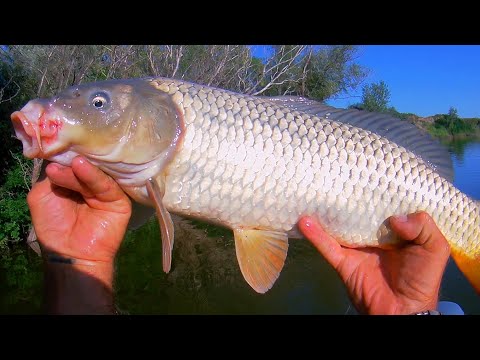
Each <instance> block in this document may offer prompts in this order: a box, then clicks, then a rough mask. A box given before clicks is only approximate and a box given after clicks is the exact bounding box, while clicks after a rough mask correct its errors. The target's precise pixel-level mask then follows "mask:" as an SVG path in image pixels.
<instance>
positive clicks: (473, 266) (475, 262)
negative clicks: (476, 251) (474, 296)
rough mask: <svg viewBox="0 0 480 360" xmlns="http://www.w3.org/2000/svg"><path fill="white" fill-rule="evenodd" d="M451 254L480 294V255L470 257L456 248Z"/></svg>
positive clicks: (452, 249)
mask: <svg viewBox="0 0 480 360" xmlns="http://www.w3.org/2000/svg"><path fill="white" fill-rule="evenodd" d="M451 254H452V257H453V260H455V263H456V264H457V266H458V268H459V269H460V271H461V272H462V273H463V275H465V277H466V278H467V280H468V281H469V282H470V284H471V285H472V286H473V288H474V289H475V290H476V291H477V292H478V293H479V294H480V255H477V256H470V255H469V254H467V253H465V252H464V251H463V250H461V249H458V248H454V247H452V248H451Z"/></svg>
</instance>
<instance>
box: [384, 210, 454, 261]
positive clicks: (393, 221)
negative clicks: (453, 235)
mask: <svg viewBox="0 0 480 360" xmlns="http://www.w3.org/2000/svg"><path fill="white" fill-rule="evenodd" d="M390 225H391V227H392V230H393V231H394V232H395V233H396V234H397V235H398V236H399V237H400V238H401V239H402V240H406V241H412V242H413V243H414V244H416V245H420V246H422V247H424V248H425V250H427V251H430V252H434V253H437V252H445V253H448V254H449V253H450V246H449V244H448V242H447V240H446V239H445V237H444V236H443V234H442V232H441V231H440V229H439V228H438V227H437V225H436V224H435V221H434V220H433V219H432V218H431V216H430V215H429V214H427V213H426V212H424V211H420V212H416V213H413V214H409V215H407V216H405V215H400V216H392V217H391V218H390Z"/></svg>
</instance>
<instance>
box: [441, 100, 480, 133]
mask: <svg viewBox="0 0 480 360" xmlns="http://www.w3.org/2000/svg"><path fill="white" fill-rule="evenodd" d="M475 127H476V126H475V123H474V122H471V121H465V120H463V119H461V118H460V117H459V116H458V112H457V109H455V108H454V107H450V109H449V111H448V114H444V115H442V116H440V117H438V118H437V119H436V120H435V123H434V128H435V131H437V132H441V133H442V134H444V133H445V132H446V134H447V135H452V136H455V135H458V134H468V133H474V132H475Z"/></svg>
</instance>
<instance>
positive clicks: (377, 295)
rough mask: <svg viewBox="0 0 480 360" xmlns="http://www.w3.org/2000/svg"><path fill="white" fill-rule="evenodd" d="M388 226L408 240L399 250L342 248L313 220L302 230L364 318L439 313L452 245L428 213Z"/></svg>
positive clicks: (306, 221)
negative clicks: (377, 315)
mask: <svg viewBox="0 0 480 360" xmlns="http://www.w3.org/2000/svg"><path fill="white" fill-rule="evenodd" d="M390 224H391V226H392V229H393V231H394V232H396V234H397V235H398V236H399V237H400V238H401V239H402V240H404V241H405V243H404V245H403V247H402V248H400V249H397V250H391V249H390V250H389V249H379V248H364V249H350V248H345V247H342V246H341V245H340V244H339V243H338V242H337V241H336V240H335V239H334V238H332V237H331V236H330V235H328V234H327V233H326V232H325V231H324V230H323V229H322V228H321V226H320V224H318V223H317V222H315V220H314V219H312V218H310V217H304V218H302V219H301V220H300V222H299V228H300V230H301V231H302V232H303V233H304V235H305V237H306V238H307V239H308V240H310V241H311V242H312V244H313V245H314V246H315V247H316V248H317V250H318V251H319V252H320V253H321V254H322V255H323V256H324V257H325V259H326V260H327V261H328V262H329V263H330V265H332V266H333V268H334V269H335V270H336V271H337V273H338V275H339V276H340V278H341V279H342V281H343V282H344V284H345V286H346V288H347V291H348V294H349V296H350V299H351V300H352V302H353V305H354V306H355V308H356V309H357V310H358V311H359V312H360V313H365V314H372V315H375V314H399V315H400V314H412V313H417V312H420V311H427V310H435V309H437V305H438V297H439V290H440V285H441V281H442V277H443V274H444V271H445V267H446V264H447V261H448V258H449V256H450V246H449V244H448V242H447V240H446V239H445V237H444V236H443V235H442V233H441V232H440V230H439V229H438V227H437V226H436V224H435V222H434V221H433V220H432V218H431V217H430V216H429V215H428V214H427V213H425V212H418V213H414V214H409V215H408V216H399V217H391V218H390Z"/></svg>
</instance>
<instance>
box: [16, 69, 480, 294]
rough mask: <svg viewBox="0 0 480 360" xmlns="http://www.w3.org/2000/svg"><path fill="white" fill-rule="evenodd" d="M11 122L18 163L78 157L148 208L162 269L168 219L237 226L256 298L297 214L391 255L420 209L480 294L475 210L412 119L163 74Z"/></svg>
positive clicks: (47, 106)
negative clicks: (398, 218) (400, 227)
mask: <svg viewBox="0 0 480 360" xmlns="http://www.w3.org/2000/svg"><path fill="white" fill-rule="evenodd" d="M11 120H12V121H13V125H14V129H15V132H16V136H17V137H18V139H20V140H21V141H22V143H23V153H24V155H25V156H26V157H28V158H44V159H48V160H50V161H53V162H58V163H60V164H63V165H69V164H70V163H71V160H72V159H73V158H74V157H75V156H76V155H78V154H81V155H84V156H86V157H87V158H88V159H89V160H90V161H91V162H92V163H93V164H95V165H97V166H99V167H100V168H101V169H102V170H103V171H105V172H106V173H108V174H109V175H111V176H112V177H113V178H114V179H115V180H116V181H117V182H118V183H119V184H120V186H121V187H122V188H123V190H124V191H125V192H126V193H127V194H128V195H129V196H130V197H131V198H132V199H134V200H135V201H136V202H138V203H139V204H143V205H146V206H149V207H151V208H152V211H154V210H153V208H154V209H155V210H156V213H157V216H158V220H159V224H160V228H161V237H162V247H163V256H162V259H163V260H162V261H163V269H164V271H165V272H169V271H170V268H171V261H172V259H171V257H172V248H173V243H174V231H173V229H174V228H173V224H172V220H171V217H170V213H175V214H178V215H180V216H187V217H193V218H198V219H201V220H204V221H208V222H211V223H214V224H218V225H221V226H225V227H228V228H230V229H232V230H233V233H234V237H235V248H236V255H237V259H238V263H239V265H240V270H241V272H242V274H243V276H244V278H245V280H246V281H247V282H248V284H250V286H251V287H252V288H253V289H254V290H255V291H257V292H259V293H265V292H266V291H268V290H269V289H270V288H271V287H272V286H273V284H274V283H275V281H276V279H277V278H278V276H279V274H280V272H281V270H282V268H283V265H284V262H285V258H286V256H287V250H288V239H289V238H299V237H301V235H300V233H299V231H298V229H297V227H296V224H297V222H298V220H299V218H300V217H301V216H303V215H310V216H313V217H315V218H316V219H317V220H318V221H319V222H320V223H321V224H322V226H323V227H324V228H325V230H326V231H328V232H329V233H330V234H331V235H332V236H334V237H335V238H336V239H338V241H339V242H340V243H341V244H342V245H344V246H348V247H365V246H375V247H394V246H395V244H397V243H398V242H399V240H398V239H397V238H396V237H395V235H394V233H393V232H392V231H391V230H390V228H389V225H388V221H387V219H388V218H389V217H390V216H391V215H396V214H407V213H411V212H415V211H418V210H424V211H426V212H428V213H429V214H430V215H431V216H432V217H433V219H434V220H435V222H436V223H437V225H438V227H439V228H440V230H441V231H442V232H443V234H444V235H445V237H446V238H447V239H448V241H449V243H450V245H451V248H452V254H453V257H454V259H455V261H456V263H457V264H458V266H459V268H460V269H461V271H462V272H463V273H464V274H465V276H466V277H467V278H468V280H469V281H470V282H471V284H472V285H473V286H474V287H475V288H476V289H477V290H480V265H479V264H480V241H479V240H480V236H479V235H480V234H479V232H480V224H479V221H480V214H479V211H480V210H479V209H480V206H479V203H478V202H476V201H474V200H473V199H471V198H469V197H468V196H467V195H465V194H463V193H462V192H460V191H459V190H458V189H456V188H455V187H454V186H453V185H452V176H453V171H452V166H451V160H450V156H449V155H448V152H447V151H446V150H445V149H444V148H443V147H441V146H440V145H439V144H438V143H437V142H435V141H433V140H432V139H431V138H430V137H428V136H426V135H424V134H422V133H421V132H420V130H419V129H418V128H416V127H415V126H414V125H411V124H409V123H408V122H405V121H401V120H398V119H395V118H393V117H390V116H387V115H381V114H374V113H368V112H363V111H358V110H340V109H334V108H331V107H328V106H326V105H323V104H320V103H317V102H314V101H310V100H307V99H302V98H296V97H276V98H267V97H253V96H248V95H242V94H238V93H234V92H230V91H225V90H221V89H217V88H212V87H208V86H202V85H198V84H193V83H189V82H186V81H180V80H173V79H167V78H143V79H128V80H111V81H103V82H96V83H91V84H84V85H78V86H73V87H70V88H68V89H66V90H64V91H62V92H61V93H59V94H58V95H57V96H55V97H52V98H50V99H35V100H31V101H30V102H28V103H27V104H26V105H25V106H24V107H23V108H22V109H21V110H20V111H16V112H15V113H13V114H12V116H11Z"/></svg>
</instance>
